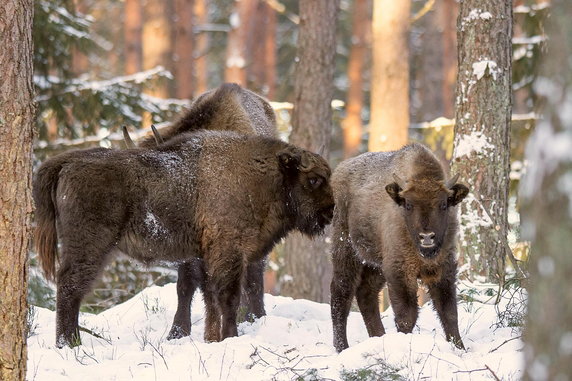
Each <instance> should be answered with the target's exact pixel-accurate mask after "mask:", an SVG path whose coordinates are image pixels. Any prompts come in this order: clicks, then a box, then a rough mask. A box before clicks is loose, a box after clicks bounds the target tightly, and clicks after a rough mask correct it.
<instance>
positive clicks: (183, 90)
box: [173, 0, 195, 99]
mask: <svg viewBox="0 0 572 381" xmlns="http://www.w3.org/2000/svg"><path fill="white" fill-rule="evenodd" d="M193 8H194V0H175V36H174V39H175V41H174V48H173V53H174V55H173V59H174V61H175V65H174V66H175V72H174V75H175V96H176V97H177V98H179V99H191V98H192V97H193V91H194V87H195V86H194V73H193V72H194V70H193V69H194V58H193V53H194V51H193V45H194V36H193V25H194V20H193V13H194V9H193Z"/></svg>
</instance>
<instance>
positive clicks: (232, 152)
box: [33, 131, 333, 346]
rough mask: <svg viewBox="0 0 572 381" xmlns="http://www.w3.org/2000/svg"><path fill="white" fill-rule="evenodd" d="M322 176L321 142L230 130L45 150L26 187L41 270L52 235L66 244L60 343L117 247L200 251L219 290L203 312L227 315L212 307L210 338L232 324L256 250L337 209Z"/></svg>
mask: <svg viewBox="0 0 572 381" xmlns="http://www.w3.org/2000/svg"><path fill="white" fill-rule="evenodd" d="M329 177H330V169H329V166H328V164H327V162H326V161H325V160H324V159H323V158H321V157H320V156H318V155H316V154H313V153H311V152H308V151H305V150H302V149H300V148H297V147H295V146H292V145H289V144H287V143H284V142H281V141H279V140H276V139H273V138H266V137H259V136H247V135H240V134H236V133H231V132H214V131H202V132H196V133H193V134H183V135H181V136H179V137H176V138H173V139H171V140H170V141H168V142H166V143H165V144H163V145H161V146H159V147H157V148H156V149H129V150H102V149H96V150H86V151H76V152H75V153H65V154H62V155H59V156H56V157H54V158H52V159H49V160H48V161H46V163H44V164H43V165H42V166H41V167H40V168H39V170H38V172H37V175H36V176H35V178H34V182H33V193H34V199H35V202H36V207H37V215H36V218H37V225H38V233H37V234H38V240H37V242H38V243H39V246H38V247H37V249H38V252H39V256H40V261H41V262H42V266H43V268H44V269H45V271H46V276H47V277H48V278H53V277H54V274H55V271H56V267H55V264H56V261H55V256H56V251H55V249H56V246H55V245H54V244H53V243H54V242H56V241H57V239H58V238H59V241H60V244H61V248H60V259H59V268H58V270H57V277H56V279H57V304H56V342H57V345H58V346H63V345H66V344H67V345H71V346H73V345H77V344H79V332H78V314H79V307H80V303H81V300H82V298H83V296H84V295H85V294H86V293H87V292H88V291H89V290H90V288H91V285H92V283H93V281H94V280H95V279H96V277H97V276H98V274H99V272H100V271H101V269H102V268H103V265H104V264H105V263H106V261H107V260H109V258H110V257H111V256H112V254H113V252H115V251H117V250H120V251H122V252H124V253H125V254H127V255H130V256H131V257H133V258H136V259H138V260H140V261H142V262H144V263H152V262H155V261H167V262H184V261H187V260H189V259H190V258H192V257H198V258H201V259H203V261H204V267H205V268H204V270H205V272H206V274H207V276H208V278H209V282H208V287H209V291H210V292H209V295H211V297H212V298H213V299H214V300H212V301H211V302H212V303H211V306H212V308H211V309H210V310H209V309H207V314H209V313H210V314H215V315H216V316H221V315H222V322H221V321H220V319H216V318H212V317H210V318H211V319H212V320H213V321H214V322H215V323H214V327H211V328H210V330H209V332H207V333H206V336H207V337H206V338H207V340H211V341H217V340H221V339H224V338H226V337H229V336H235V335H236V334H237V331H236V309H237V306H238V301H239V299H240V297H239V294H240V287H239V284H240V280H241V278H242V276H243V272H244V271H245V268H244V266H245V264H247V263H251V262H253V261H260V260H261V259H263V257H264V256H265V255H266V254H267V253H268V251H269V250H270V248H271V247H272V246H273V245H274V244H275V243H276V242H277V241H278V240H279V239H281V238H282V237H284V236H285V235H286V234H287V233H288V232H289V231H290V230H293V229H297V230H300V231H301V232H303V233H305V234H307V235H315V234H319V233H321V232H322V231H323V229H324V227H325V225H326V224H328V223H329V222H330V220H331V218H332V214H333V196H332V190H331V187H330V185H329ZM56 226H57V235H58V237H57V238H56V236H55V234H56ZM46 235H50V236H51V237H47V236H46ZM207 318H209V317H208V316H207ZM217 321H218V322H219V323H218V324H219V326H220V329H219V326H217V325H216V322H217Z"/></svg>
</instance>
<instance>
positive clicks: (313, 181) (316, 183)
mask: <svg viewBox="0 0 572 381" xmlns="http://www.w3.org/2000/svg"><path fill="white" fill-rule="evenodd" d="M308 183H309V184H310V186H311V187H312V188H313V189H316V188H318V187H319V186H320V185H322V179H321V178H319V177H310V178H309V179H308Z"/></svg>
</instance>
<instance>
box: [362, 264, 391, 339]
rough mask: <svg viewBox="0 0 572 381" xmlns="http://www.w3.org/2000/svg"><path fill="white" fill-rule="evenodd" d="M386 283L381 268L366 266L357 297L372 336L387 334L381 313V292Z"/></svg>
mask: <svg viewBox="0 0 572 381" xmlns="http://www.w3.org/2000/svg"><path fill="white" fill-rule="evenodd" d="M384 284H385V278H384V277H383V274H382V273H381V270H380V269H376V268H374V267H370V266H364V268H363V271H362V276H361V283H360V284H359V286H358V287H357V292H356V299H357V303H358V306H359V310H360V312H361V316H362V317H363V321H364V323H365V326H366V328H367V333H368V334H369V336H370V337H373V336H382V335H384V334H385V329H384V328H383V323H382V322H381V316H380V314H379V292H380V291H381V289H382V288H383V286H384Z"/></svg>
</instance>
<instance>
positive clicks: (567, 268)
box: [520, 0, 572, 380]
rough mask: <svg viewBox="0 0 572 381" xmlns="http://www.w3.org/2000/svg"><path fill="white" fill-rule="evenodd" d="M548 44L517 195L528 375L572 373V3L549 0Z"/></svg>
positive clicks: (565, 375) (531, 377) (556, 377)
mask: <svg viewBox="0 0 572 381" xmlns="http://www.w3.org/2000/svg"><path fill="white" fill-rule="evenodd" d="M551 7H552V10H551V15H550V18H549V19H548V20H549V22H548V23H547V32H548V48H547V49H546V54H545V56H544V59H543V62H542V64H541V65H542V69H541V72H540V75H539V76H538V78H537V80H536V83H535V86H534V87H535V89H536V91H538V93H539V95H540V96H541V97H543V100H542V101H543V102H544V107H542V111H541V114H542V115H543V118H542V120H541V121H540V122H539V123H538V125H537V126H536V129H535V131H534V133H533V135H532V136H531V137H530V140H529V143H528V146H527V149H526V158H527V160H528V162H529V163H530V167H529V170H528V171H527V174H526V175H525V177H524V179H523V181H522V183H521V187H520V195H521V197H522V198H523V200H524V202H523V217H522V231H523V234H524V235H525V238H526V239H529V240H531V241H532V247H531V255H530V265H529V270H530V280H529V282H528V284H529V287H528V318H527V321H526V326H525V332H524V338H525V342H526V349H525V351H524V353H525V361H524V364H525V366H526V373H525V375H524V379H525V380H566V379H569V378H570V375H572V333H571V332H570V327H571V326H572V325H571V324H572V309H570V305H571V304H572V293H570V288H569V284H570V274H572V256H570V247H572V235H571V234H570V232H572V183H571V180H572V155H571V152H572V123H571V120H570V112H569V110H571V108H572V96H571V94H572V24H571V23H570V17H569V15H570V12H572V3H570V1H568V0H552V3H551Z"/></svg>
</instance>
